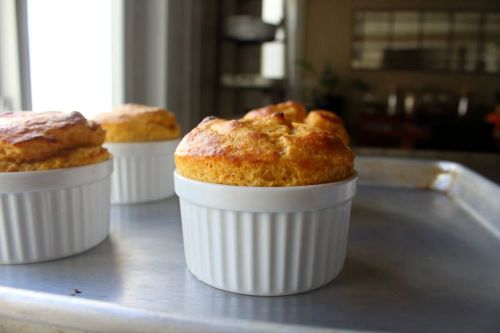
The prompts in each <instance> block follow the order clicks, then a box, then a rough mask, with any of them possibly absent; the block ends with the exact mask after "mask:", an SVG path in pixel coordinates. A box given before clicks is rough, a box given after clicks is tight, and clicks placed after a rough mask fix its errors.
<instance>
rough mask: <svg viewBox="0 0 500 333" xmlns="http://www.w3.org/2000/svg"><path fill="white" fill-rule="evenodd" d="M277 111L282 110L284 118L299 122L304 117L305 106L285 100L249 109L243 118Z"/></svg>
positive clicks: (261, 115)
mask: <svg viewBox="0 0 500 333" xmlns="http://www.w3.org/2000/svg"><path fill="white" fill-rule="evenodd" d="M278 112H282V113H283V114H284V115H285V118H286V119H287V120H288V121H290V122H298V123H301V122H303V121H304V119H305V117H306V108H305V107H304V105H302V104H301V103H298V102H294V101H287V102H283V103H278V104H271V105H267V106H265V107H263V108H260V109H255V110H250V111H249V112H248V113H247V114H246V115H245V116H244V117H243V118H244V119H254V118H261V117H266V116H269V115H271V114H274V113H278Z"/></svg>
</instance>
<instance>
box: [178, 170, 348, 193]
mask: <svg viewBox="0 0 500 333" xmlns="http://www.w3.org/2000/svg"><path fill="white" fill-rule="evenodd" d="M174 176H175V177H177V178H179V179H181V180H183V181H187V182H191V183H195V184H200V186H206V187H212V188H227V189H229V188H230V189H235V190H236V189H241V190H246V191H261V190H263V189H265V190H266V191H275V192H279V191H285V190H301V189H315V188H325V187H329V186H340V185H344V184H347V183H350V182H352V181H355V180H357V179H358V172H357V171H356V170H354V174H353V175H352V176H351V177H349V178H346V179H342V180H339V181H336V182H330V183H321V184H312V185H299V186H242V185H226V184H216V183H208V182H202V181H199V180H195V179H191V178H188V177H186V176H183V175H181V174H180V172H178V171H177V168H175V169H174Z"/></svg>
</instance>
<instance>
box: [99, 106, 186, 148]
mask: <svg viewBox="0 0 500 333" xmlns="http://www.w3.org/2000/svg"><path fill="white" fill-rule="evenodd" d="M95 120H96V121H97V122H99V123H100V124H101V125H102V127H103V128H104V129H105V130H106V132H107V133H106V142H143V141H160V140H171V139H175V138H178V137H179V136H180V132H181V130H180V127H179V125H178V124H177V122H176V117H175V115H174V114H173V113H172V112H169V111H167V110H165V109H163V108H160V107H155V106H147V105H141V104H124V105H121V106H119V107H117V108H115V109H114V110H113V111H110V112H103V113H101V114H99V115H97V116H96V117H95Z"/></svg>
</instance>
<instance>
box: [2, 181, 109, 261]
mask: <svg viewBox="0 0 500 333" xmlns="http://www.w3.org/2000/svg"><path fill="white" fill-rule="evenodd" d="M110 181H111V180H110V177H109V176H108V177H106V178H104V179H101V180H98V181H96V182H93V183H90V184H83V185H79V186H72V187H67V188H61V189H54V190H47V191H35V192H22V193H1V194H0V264H20V263H32V262H39V261H46V260H51V259H57V258H63V257H67V256H70V255H74V254H77V253H80V252H83V251H85V250H88V249H90V248H92V247H94V246H96V245H97V244H99V243H101V242H102V241H103V240H104V239H105V238H106V237H107V236H108V234H109V220H110V205H109V198H110V189H111V185H110Z"/></svg>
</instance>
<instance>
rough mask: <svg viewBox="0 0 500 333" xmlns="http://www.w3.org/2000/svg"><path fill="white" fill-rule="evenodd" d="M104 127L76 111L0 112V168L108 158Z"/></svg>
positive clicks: (33, 167)
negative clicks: (104, 145) (104, 144)
mask: <svg viewBox="0 0 500 333" xmlns="http://www.w3.org/2000/svg"><path fill="white" fill-rule="evenodd" d="M104 135H105V133H104V130H103V129H102V128H101V126H99V125H98V124H96V123H94V122H92V121H88V120H87V119H86V118H85V117H84V116H83V115H82V114H80V113H79V112H71V113H63V112H58V111H48V112H29V111H15V112H4V113H0V172H17V171H37V170H48V169H59V168H69V167H76V166H82V165H87V164H93V163H98V162H102V161H105V160H107V159H109V158H110V155H109V153H108V151H107V150H106V149H105V148H103V147H102V143H103V142H104Z"/></svg>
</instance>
